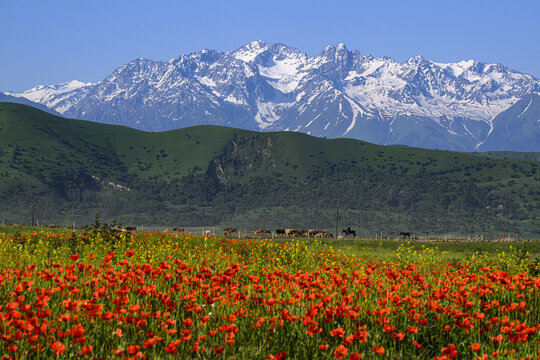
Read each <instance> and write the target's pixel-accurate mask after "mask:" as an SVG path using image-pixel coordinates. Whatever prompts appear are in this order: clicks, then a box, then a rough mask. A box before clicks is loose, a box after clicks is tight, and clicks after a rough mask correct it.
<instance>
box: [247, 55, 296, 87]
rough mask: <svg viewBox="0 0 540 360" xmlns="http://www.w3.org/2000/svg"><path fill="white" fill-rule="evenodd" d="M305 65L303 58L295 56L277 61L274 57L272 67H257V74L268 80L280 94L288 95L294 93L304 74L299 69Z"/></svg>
mask: <svg viewBox="0 0 540 360" xmlns="http://www.w3.org/2000/svg"><path fill="white" fill-rule="evenodd" d="M304 65H305V58H303V57H301V56H295V57H290V58H285V59H281V60H277V59H276V58H275V57H274V65H272V66H270V67H264V66H262V65H257V66H258V68H259V73H260V74H261V75H262V76H264V77H266V78H268V79H270V80H269V84H270V85H272V86H273V87H274V88H276V89H277V90H279V91H281V92H282V93H290V92H292V91H294V90H295V89H296V88H297V87H298V84H299V83H300V81H301V80H302V78H303V77H304V76H305V75H306V73H304V72H301V71H300V69H301V68H302V67H303V66H304Z"/></svg>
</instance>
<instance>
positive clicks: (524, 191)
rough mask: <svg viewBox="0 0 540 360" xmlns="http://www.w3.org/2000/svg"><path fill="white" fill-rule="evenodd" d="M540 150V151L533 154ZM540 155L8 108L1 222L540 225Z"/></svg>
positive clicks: (439, 227)
mask: <svg viewBox="0 0 540 360" xmlns="http://www.w3.org/2000/svg"><path fill="white" fill-rule="evenodd" d="M533 155H534V154H532V155H531V156H533ZM539 180H540V163H538V162H537V161H528V160H517V159H494V158H492V157H489V156H488V157H483V156H477V155H475V154H467V153H457V152H450V151H434V150H424V149H416V148H410V147H403V146H387V147H384V146H378V145H373V144H369V143H366V142H362V141H358V140H351V139H335V140H327V139H323V138H315V137H311V136H308V135H305V134H301V133H293V132H274V133H261V132H252V131H245V130H237V129H232V128H224V127H218V126H196V127H191V128H185V129H181V130H173V131H167V132H162V133H146V132H143V131H139V130H134V129H130V128H126V127H122V126H114V125H104V124H97V123H92V122H87V121H80V120H70V119H64V118H60V117H56V116H54V115H51V114H48V113H45V112H42V111H40V110H37V109H34V108H32V107H29V106H25V105H21V104H12V103H2V104H0V201H1V203H2V204H3V206H2V208H1V209H0V221H2V220H3V221H5V222H18V223H21V222H27V223H29V222H30V219H31V207H32V205H35V208H36V216H37V218H38V219H39V221H40V223H62V224H72V222H76V224H77V225H81V224H86V223H90V222H92V220H93V218H94V215H95V213H96V212H98V211H99V212H100V214H101V218H102V219H103V220H110V219H111V218H113V217H116V218H118V219H119V220H120V221H121V222H122V223H124V224H134V225H140V224H145V225H167V226H179V225H186V226H200V225H229V226H239V227H245V228H247V229H252V228H257V227H272V228H275V227H302V228H329V229H332V228H334V227H335V211H336V207H339V208H340V223H341V224H343V225H345V226H346V225H351V226H353V227H356V228H357V229H358V230H359V232H360V233H361V234H363V235H369V234H370V233H374V232H381V231H382V232H384V233H387V234H388V233H394V234H395V233H396V232H399V231H413V232H417V233H425V232H428V231H429V232H430V233H436V232H438V233H446V232H457V233H482V232H483V233H485V234H490V233H493V234H494V233H497V234H498V233H499V232H505V233H509V232H512V233H516V232H519V233H521V234H523V235H524V236H525V235H534V234H536V235H538V234H540V224H539V222H538V217H539V216H540V182H539Z"/></svg>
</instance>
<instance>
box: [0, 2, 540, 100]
mask: <svg viewBox="0 0 540 360" xmlns="http://www.w3.org/2000/svg"><path fill="white" fill-rule="evenodd" d="M1 13H2V19H1V21H0V32H1V39H2V41H1V52H0V54H1V56H0V91H2V90H3V91H6V90H13V91H21V90H25V89H28V88H30V87H33V86H35V85H38V84H55V83H60V82H64V81H68V80H72V79H77V80H81V81H98V80H101V79H103V78H104V77H105V76H107V75H108V74H110V73H111V72H112V71H113V70H114V69H115V68H116V67H118V66H120V65H122V64H124V63H126V62H129V61H130V60H132V59H134V58H137V57H145V58H149V59H154V60H168V59H170V58H172V57H177V56H178V55H180V54H184V53H190V52H194V51H199V50H201V49H203V48H210V49H217V50H232V49H236V48H238V47H240V46H241V45H243V44H245V43H247V42H249V41H251V40H264V41H266V42H276V41H279V42H282V43H284V44H287V45H289V46H294V47H296V48H298V49H300V50H302V51H304V52H306V53H307V54H308V55H313V54H316V53H318V52H320V51H321V50H322V49H324V47H325V46H326V45H329V44H338V43H341V42H342V43H345V44H346V45H347V47H348V48H349V49H357V50H360V51H361V52H363V53H367V54H371V55H374V56H377V57H382V56H391V57H393V58H394V59H396V60H398V61H403V60H405V59H407V58H409V57H411V56H414V55H417V54H420V55H422V56H424V57H426V58H428V59H431V60H433V61H438V62H450V61H460V60H467V59H475V60H480V61H484V62H494V63H502V64H505V65H507V66H509V67H511V68H513V69H516V70H519V71H522V72H525V73H529V74H531V75H533V76H535V77H537V78H540V20H539V14H540V1H538V0H518V1H501V0H459V1H451V0H447V1H442V0H440V1H439V0H425V1H414V0H402V1H397V0H396V1H383V0H381V1H359V0H356V1H355V0H351V1H339V0H333V1H330V0H328V1H318V0H309V1H294V0H288V1H282V0H273V1H254V0H248V1H234V0H221V1H204V0H203V1H193V0H189V1H172V0H171V1H162V0H152V1H151V0H148V1H138V0H130V1H128V0H91V1H83V0H51V1H43V0H24V1H21V0H2V6H1Z"/></svg>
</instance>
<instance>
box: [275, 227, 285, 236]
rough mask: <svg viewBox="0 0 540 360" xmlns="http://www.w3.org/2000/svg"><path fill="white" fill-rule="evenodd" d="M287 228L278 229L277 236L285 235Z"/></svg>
mask: <svg viewBox="0 0 540 360" xmlns="http://www.w3.org/2000/svg"><path fill="white" fill-rule="evenodd" d="M285 231H286V230H285V229H276V235H277V236H284V235H285V234H286V232H285Z"/></svg>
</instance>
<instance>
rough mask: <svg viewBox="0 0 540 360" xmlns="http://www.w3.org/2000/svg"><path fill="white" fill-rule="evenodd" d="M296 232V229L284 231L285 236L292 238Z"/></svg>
mask: <svg viewBox="0 0 540 360" xmlns="http://www.w3.org/2000/svg"><path fill="white" fill-rule="evenodd" d="M297 231H298V230H296V229H285V235H287V236H294V234H295V233H296V232H297Z"/></svg>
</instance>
